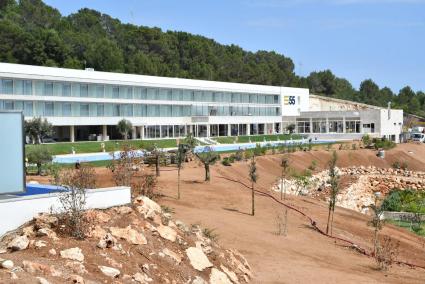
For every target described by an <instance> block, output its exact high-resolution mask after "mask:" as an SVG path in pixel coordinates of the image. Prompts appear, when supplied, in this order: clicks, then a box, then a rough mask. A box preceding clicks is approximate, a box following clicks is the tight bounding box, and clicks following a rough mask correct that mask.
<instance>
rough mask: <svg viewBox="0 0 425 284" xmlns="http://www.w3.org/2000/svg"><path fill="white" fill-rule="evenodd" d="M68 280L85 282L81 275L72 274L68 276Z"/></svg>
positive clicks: (77, 282)
mask: <svg viewBox="0 0 425 284" xmlns="http://www.w3.org/2000/svg"><path fill="white" fill-rule="evenodd" d="M68 280H69V281H71V283H74V284H84V278H83V277H81V276H80V275H76V274H72V275H70V276H69V277H68Z"/></svg>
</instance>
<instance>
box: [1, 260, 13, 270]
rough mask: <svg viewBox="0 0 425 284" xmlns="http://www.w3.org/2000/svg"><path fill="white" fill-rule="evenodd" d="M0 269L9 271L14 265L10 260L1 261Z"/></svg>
mask: <svg viewBox="0 0 425 284" xmlns="http://www.w3.org/2000/svg"><path fill="white" fill-rule="evenodd" d="M0 267H1V268H4V269H9V270H10V269H12V268H13V267H14V263H13V261H11V260H3V261H1V262H0Z"/></svg>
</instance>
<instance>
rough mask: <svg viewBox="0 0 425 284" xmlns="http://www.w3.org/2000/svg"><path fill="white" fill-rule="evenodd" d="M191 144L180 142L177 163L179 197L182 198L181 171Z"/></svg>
mask: <svg viewBox="0 0 425 284" xmlns="http://www.w3.org/2000/svg"><path fill="white" fill-rule="evenodd" d="M188 148H189V146H187V145H186V144H179V147H178V150H177V155H176V163H177V199H180V171H181V169H182V167H183V163H184V161H185V160H186V152H187V151H188Z"/></svg>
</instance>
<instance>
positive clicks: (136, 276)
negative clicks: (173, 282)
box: [133, 272, 153, 284]
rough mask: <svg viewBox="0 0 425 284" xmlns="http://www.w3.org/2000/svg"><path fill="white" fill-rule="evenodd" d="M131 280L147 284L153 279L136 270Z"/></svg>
mask: <svg viewBox="0 0 425 284" xmlns="http://www.w3.org/2000/svg"><path fill="white" fill-rule="evenodd" d="M133 280H134V281H136V282H138V283H141V284H147V283H149V282H152V281H153V279H152V278H150V277H149V276H147V275H146V274H145V273H140V272H137V273H136V274H134V275H133Z"/></svg>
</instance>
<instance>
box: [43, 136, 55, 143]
mask: <svg viewBox="0 0 425 284" xmlns="http://www.w3.org/2000/svg"><path fill="white" fill-rule="evenodd" d="M42 142H43V143H56V142H58V141H56V140H55V139H54V138H52V137H45V138H43V139H42Z"/></svg>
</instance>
